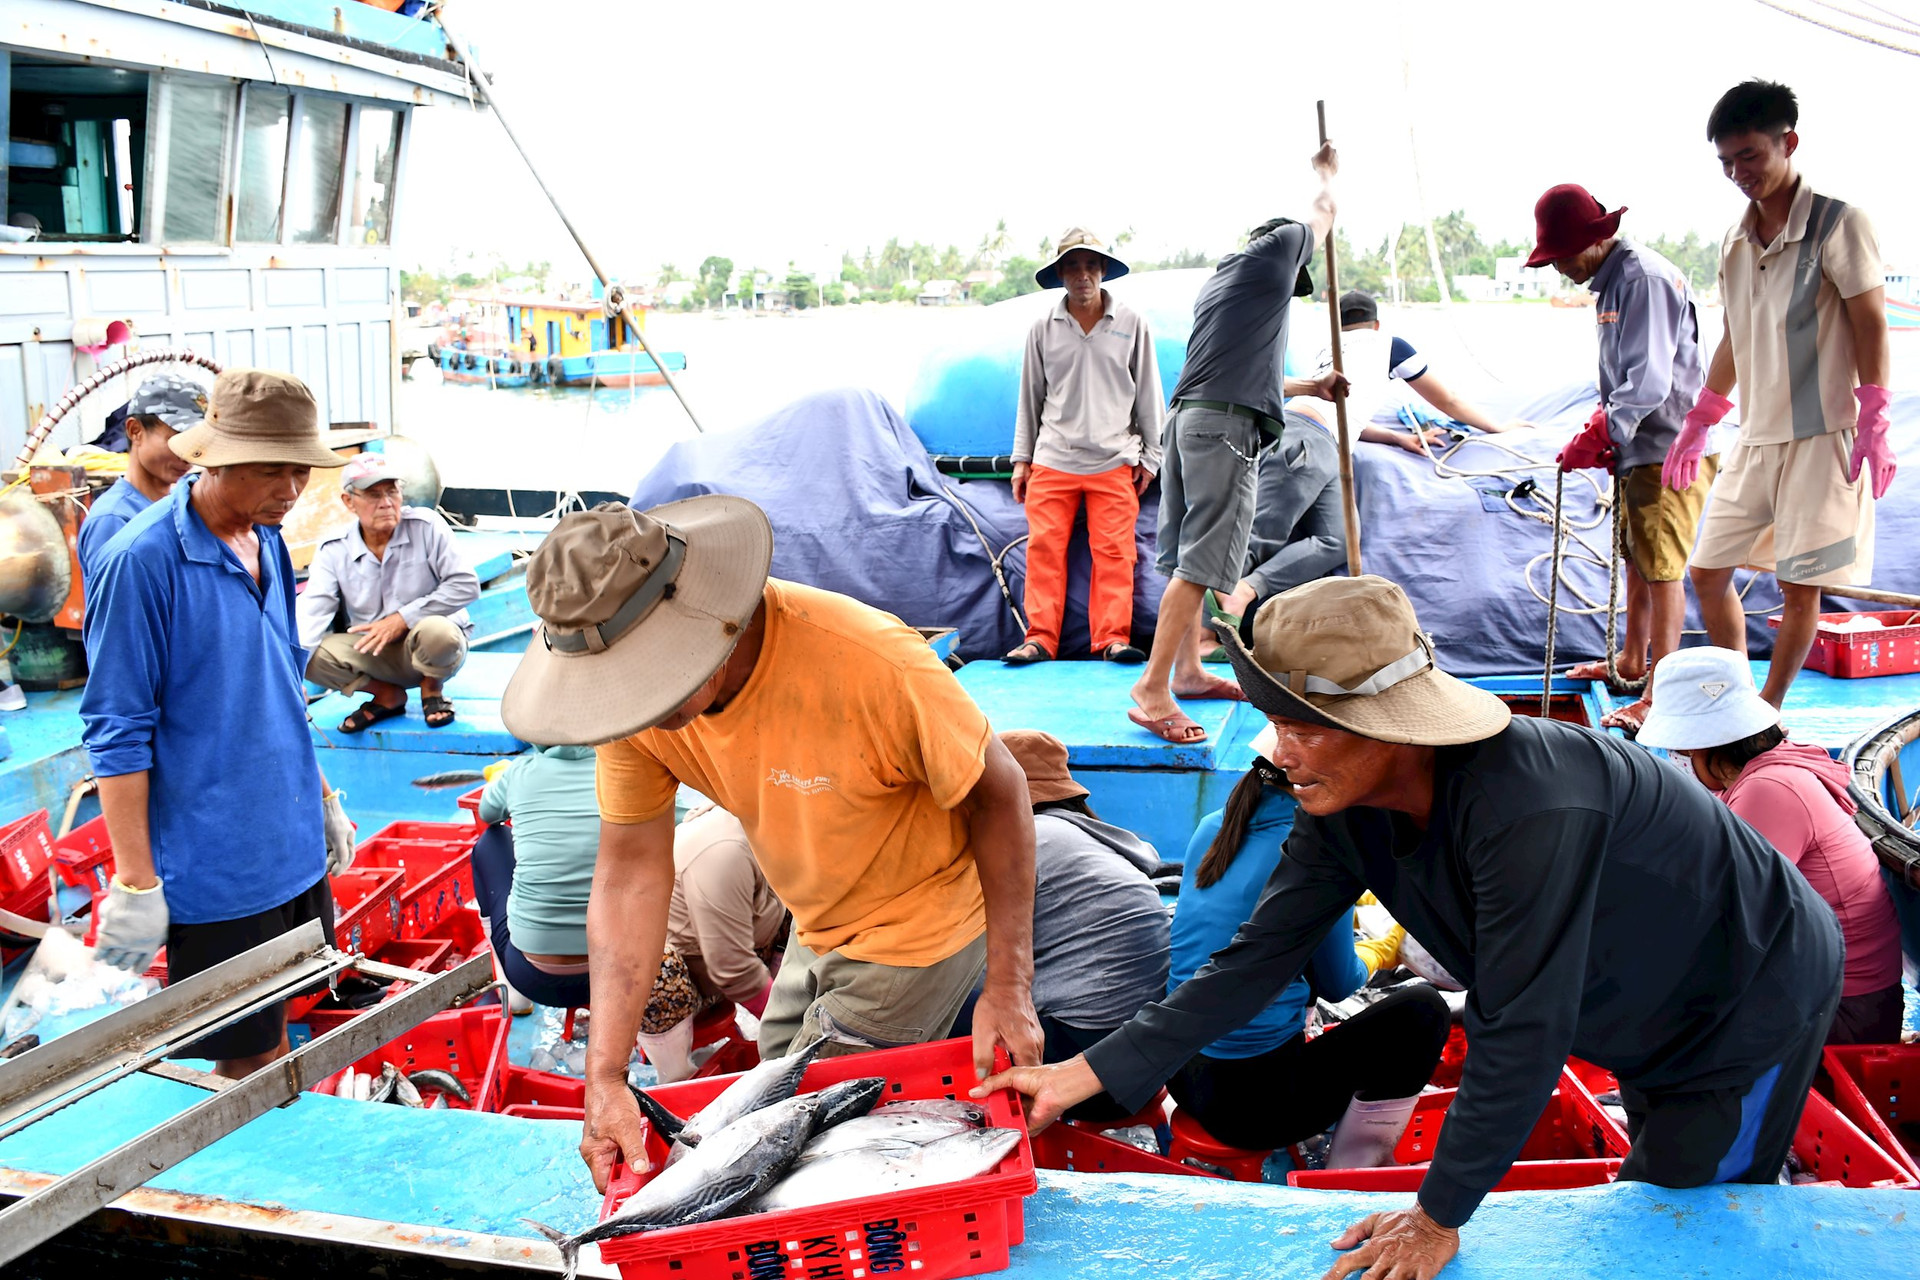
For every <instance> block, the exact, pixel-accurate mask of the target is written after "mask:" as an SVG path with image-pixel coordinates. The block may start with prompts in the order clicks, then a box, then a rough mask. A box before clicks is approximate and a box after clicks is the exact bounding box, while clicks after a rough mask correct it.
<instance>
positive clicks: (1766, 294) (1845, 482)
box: [1666, 80, 1895, 707]
mask: <svg viewBox="0 0 1920 1280" xmlns="http://www.w3.org/2000/svg"><path fill="white" fill-rule="evenodd" d="M1799 121H1800V104H1799V102H1798V101H1797V100H1796V99H1795V98H1794V96H1793V90H1791V89H1789V88H1787V86H1785V85H1783V84H1772V83H1769V82H1767V81H1764V80H1749V81H1747V82H1746V83H1744V84H1739V85H1735V86H1734V87H1733V88H1731V89H1729V90H1727V92H1726V93H1725V94H1723V95H1722V96H1721V98H1720V101H1719V102H1717V103H1715V104H1714V107H1713V114H1712V115H1710V116H1709V117H1708V118H1707V138H1708V140H1709V141H1711V142H1712V143H1713V145H1714V148H1715V150H1716V151H1718V153H1719V156H1720V167H1721V169H1722V171H1723V172H1725V173H1726V175H1727V177H1728V178H1730V179H1731V180H1732V181H1733V184H1734V185H1735V186H1737V187H1739V188H1740V190H1741V191H1742V192H1744V193H1745V194H1746V196H1747V199H1748V204H1747V211H1746V213H1745V214H1744V215H1743V216H1742V217H1741V219H1740V221H1739V223H1738V224H1736V225H1735V226H1734V227H1733V228H1732V229H1731V230H1729V231H1728V232H1727V236H1726V239H1725V240H1724V241H1723V242H1722V243H1721V246H1720V294H1721V297H1722V298H1723V299H1724V300H1725V302H1726V308H1727V315H1726V332H1725V334H1724V336H1722V337H1721V339H1720V345H1719V346H1718V347H1717V348H1715V350H1714V353H1713V360H1712V362H1711V363H1710V364H1709V365H1708V368H1707V381H1706V386H1705V388H1704V389H1703V390H1702V391H1701V392H1700V402H1699V403H1698V404H1696V405H1695V406H1694V408H1693V412H1691V413H1689V414H1688V415H1687V421H1686V425H1685V427H1683V428H1682V430H1681V432H1680V435H1679V437H1678V438H1677V439H1676V440H1675V441H1674V442H1673V448H1672V450H1671V451H1670V452H1669V454H1668V455H1667V465H1666V482H1667V483H1668V484H1669V485H1671V486H1673V487H1675V488H1679V487H1681V486H1684V485H1687V484H1690V483H1691V482H1692V480H1693V474H1694V468H1696V467H1697V466H1698V465H1699V460H1700V454H1701V452H1702V450H1704V449H1705V447H1706V444H1705V442H1706V436H1707V429H1708V428H1709V427H1710V426H1711V425H1712V424H1713V423H1716V422H1718V421H1719V420H1720V419H1721V418H1722V417H1723V416H1725V414H1726V412H1727V411H1728V410H1729V409H1731V408H1733V402H1732V401H1731V400H1729V399H1728V398H1727V396H1728V395H1729V394H1730V393H1731V392H1732V391H1733V387H1734V383H1735V382H1736V381H1737V382H1738V383H1739V384H1740V438H1739V439H1738V440H1737V441H1735V442H1734V444H1733V446H1732V447H1731V448H1729V449H1728V450H1727V452H1726V456H1725V458H1724V459H1722V467H1721V475H1720V479H1719V482H1718V483H1717V484H1716V485H1715V486H1714V494H1713V506H1712V508H1711V509H1709V510H1708V512H1707V516H1706V520H1705V521H1704V522H1703V523H1702V525H1701V528H1700V545H1699V546H1698V547H1696V548H1694V553H1693V562H1692V570H1691V572H1692V577H1693V591H1694V594H1695V595H1697V596H1698V597H1699V598H1700V613H1701V617H1702V619H1703V620H1704V621H1705V622H1706V624H1707V638H1708V639H1709V640H1710V641H1711V642H1712V643H1714V644H1716V645H1719V646H1721V647H1722V648H1727V649H1736V650H1739V651H1741V652H1745V651H1746V645H1747V631H1746V619H1745V618H1744V617H1743V616H1742V614H1741V609H1740V598H1739V596H1737V595H1736V594H1735V593H1734V590H1733V571H1734V569H1736V568H1738V567H1740V566H1743V565H1744V566H1745V567H1747V568H1749V569H1760V570H1767V571H1771V572H1772V573H1773V574H1774V576H1775V577H1776V578H1778V579H1779V580H1780V594H1781V596H1782V597H1783V600H1784V607H1783V609H1782V614H1783V616H1782V618H1781V620H1780V632H1779V634H1778V635H1777V636H1775V637H1774V642H1773V661H1772V663H1771V664H1770V665H1769V666H1768V668H1767V682H1766V684H1765V686H1764V687H1762V689H1761V690H1760V696H1761V697H1763V698H1765V699H1766V700H1767V701H1768V702H1771V703H1772V704H1773V705H1774V706H1776V707H1777V706H1780V705H1781V704H1782V703H1783V702H1785V701H1786V697H1787V690H1788V689H1789V688H1791V687H1792V685H1793V679H1794V677H1795V676H1797V675H1799V674H1800V666H1801V664H1802V663H1804V662H1805V661H1806V659H1807V651H1808V650H1809V649H1811V648H1812V647H1813V634H1814V630H1815V628H1816V627H1818V626H1819V623H1820V592H1821V590H1822V589H1823V588H1824V589H1827V590H1834V589H1836V588H1839V587H1844V586H1847V585H1861V584H1864V583H1866V582H1867V581H1869V579H1870V578H1871V576H1872V574H1873V504H1874V502H1875V501H1877V500H1878V499H1880V498H1882V497H1884V496H1885V495H1886V492H1887V486H1888V485H1890V484H1892V483H1893V473H1894V469H1895V459H1894V456H1893V445H1892V443H1891V442H1890V441H1889V440H1888V439H1887V433H1888V430H1889V429H1890V421H1889V418H1888V412H1887V411H1888V408H1889V406H1890V405H1891V403H1892V399H1893V396H1892V393H1891V392H1890V391H1888V390H1887V378H1888V375H1889V373H1890V372H1891V363H1890V362H1891V353H1890V352H1889V350H1888V346H1887V311H1886V286H1885V283H1884V281H1885V277H1884V275H1883V274H1882V273H1881V268H1880V246H1879V242H1878V240H1877V239H1876V238H1875V236H1874V231H1873V224H1872V223H1871V222H1869V221H1868V219H1867V215H1866V214H1865V213H1863V212H1862V211H1861V210H1859V209H1857V208H1854V207H1853V206H1851V205H1847V204H1844V203H1842V202H1841V201H1839V200H1835V199H1834V198H1833V197H1831V196H1825V195H1820V194H1817V193H1816V192H1815V191H1814V190H1813V188H1812V187H1810V186H1808V185H1807V183H1806V181H1805V180H1804V179H1802V178H1801V177H1800V176H1799V175H1798V174H1796V173H1795V172H1794V167H1793V156H1794V152H1795V151H1797V150H1798V149H1799V146H1800V135H1799V134H1798V133H1797V132H1795V131H1794V126H1795V125H1797V124H1798V123H1799ZM1838 594H1841V595H1844V594H1846V593H1845V592H1844V591H1841V592H1838Z"/></svg>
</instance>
